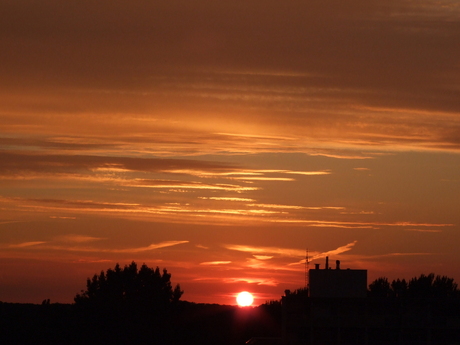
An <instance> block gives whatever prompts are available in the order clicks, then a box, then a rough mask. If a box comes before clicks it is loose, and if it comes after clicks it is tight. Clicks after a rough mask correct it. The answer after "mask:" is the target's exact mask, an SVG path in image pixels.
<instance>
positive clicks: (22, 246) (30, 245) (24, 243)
mask: <svg viewBox="0 0 460 345" xmlns="http://www.w3.org/2000/svg"><path fill="white" fill-rule="evenodd" d="M44 243H46V242H44V241H33V242H23V243H18V244H10V245H8V248H28V247H33V246H37V245H40V244H44Z"/></svg>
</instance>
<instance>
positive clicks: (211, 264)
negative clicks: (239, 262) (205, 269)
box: [200, 261, 232, 266]
mask: <svg viewBox="0 0 460 345" xmlns="http://www.w3.org/2000/svg"><path fill="white" fill-rule="evenodd" d="M231 263H232V262H231V261H206V262H201V263H200V265H203V266H216V265H228V264H231Z"/></svg>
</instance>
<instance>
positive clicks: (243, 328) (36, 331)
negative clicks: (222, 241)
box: [0, 302, 281, 345]
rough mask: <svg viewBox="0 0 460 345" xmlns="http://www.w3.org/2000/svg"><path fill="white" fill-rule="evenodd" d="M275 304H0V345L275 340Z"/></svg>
mask: <svg viewBox="0 0 460 345" xmlns="http://www.w3.org/2000/svg"><path fill="white" fill-rule="evenodd" d="M280 335H281V310H280V306H279V305H271V306H269V305H262V306H259V307H254V308H238V307H234V306H225V305H211V304H195V303H190V302H180V303H178V304H177V306H175V308H173V309H171V310H168V311H166V312H165V311H163V312H158V313H155V312H153V313H152V312H151V311H146V310H144V311H143V310H129V308H128V309H125V310H113V309H112V310H83V309H79V308H78V307H77V306H76V305H70V304H44V305H35V304H17V303H1V302H0V344H4V345H7V344H99V345H100V344H161V345H168V344H177V345H181V344H203V345H206V344H219V345H237V344H244V343H245V341H246V340H248V339H249V338H251V337H254V336H258V337H279V336H280Z"/></svg>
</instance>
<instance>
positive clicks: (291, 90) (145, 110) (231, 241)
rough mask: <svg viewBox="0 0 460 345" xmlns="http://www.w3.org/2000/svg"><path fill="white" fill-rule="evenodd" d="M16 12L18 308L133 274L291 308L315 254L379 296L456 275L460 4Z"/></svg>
mask: <svg viewBox="0 0 460 345" xmlns="http://www.w3.org/2000/svg"><path fill="white" fill-rule="evenodd" d="M0 7H1V8H2V11H1V13H0V44H1V47H2V54H0V75H1V76H2V78H1V80H0V248H1V249H2V250H1V255H0V265H1V267H3V268H4V270H3V271H2V277H0V278H1V279H0V290H1V291H2V299H3V298H5V301H12V302H18V300H17V299H16V297H17V298H22V297H21V296H19V295H18V294H17V291H23V290H22V288H23V287H24V286H25V285H24V284H22V283H21V281H22V282H23V281H25V280H27V279H29V276H30V275H31V274H35V272H38V271H40V272H41V273H42V274H43V275H42V276H40V279H35V280H34V281H43V282H44V284H45V285H46V284H48V286H51V287H54V286H56V285H55V284H56V282H55V280H52V279H49V280H46V279H47V278H46V277H47V275H46V274H48V275H49V276H50V277H52V276H53V277H54V276H55V272H58V271H59V267H60V266H59V265H63V263H65V264H66V265H67V266H66V270H65V271H64V270H62V268H61V271H59V272H61V275H60V276H61V277H62V282H63V284H67V285H66V286H71V283H70V282H71V281H73V280H74V279H76V277H79V279H80V278H81V279H82V281H83V282H84V279H85V278H86V277H87V276H90V275H91V274H93V273H94V272H97V271H100V269H102V268H103V267H100V264H101V263H104V265H105V264H107V265H108V264H109V263H113V264H115V263H116V262H119V261H120V263H121V261H122V260H126V261H127V262H131V261H133V260H135V261H136V262H140V263H141V262H145V263H149V264H151V265H154V266H156V265H160V264H161V265H165V266H167V268H168V270H169V271H170V272H172V273H173V276H174V278H175V280H176V279H177V282H179V283H181V287H183V288H184V290H185V291H186V295H185V296H186V299H189V300H190V301H193V302H209V303H228V304H232V303H234V301H233V300H229V299H228V298H230V297H231V296H234V294H235V293H236V291H242V290H249V289H254V290H255V291H254V295H255V296H265V297H267V299H279V296H280V294H282V292H283V290H284V289H295V288H298V287H299V286H303V285H304V284H305V272H304V268H305V267H303V264H305V260H306V257H305V254H306V253H305V249H304V247H305V245H304V244H305V243H308V247H309V256H310V259H312V260H313V259H314V260H316V259H320V258H323V257H324V256H330V257H331V259H334V258H335V257H340V258H341V259H342V260H344V261H345V262H344V265H346V266H348V267H351V268H362V269H369V278H370V279H371V278H372V277H373V274H375V275H377V274H379V275H390V274H399V273H401V275H400V277H406V278H408V277H410V276H414V275H416V274H419V272H420V271H424V270H427V271H426V272H428V271H433V272H436V273H439V274H443V275H444V274H445V275H454V274H457V273H458V272H459V271H460V264H459V262H460V256H459V253H458V248H457V247H456V246H455V244H456V243H458V242H459V238H458V237H459V235H458V234H459V233H460V232H459V231H460V229H459V224H460V218H459V213H458V195H460V185H459V178H458V176H459V166H460V160H459V157H460V156H459V153H460V94H459V91H460V84H459V80H460V64H459V61H460V46H459V44H458V42H460V30H459V29H458V28H459V23H460V6H459V4H458V3H457V1H453V0H436V1H435V0H419V1H412V0H387V1H368V0H353V1H337V0H321V1H319V0H309V1H298V0H285V1H267V0H251V1H245V0H235V1H231V2H229V1H226V2H225V1H211V0H197V1H189V0H172V1H167V2H161V1H143V0H132V1H130V2H129V3H128V2H122V1H113V0H110V1H109V0H100V1H97V2H94V1H89V0H81V1H73V0H69V1H66V2H65V3H64V2H62V1H60V0H43V1H40V2H37V1H32V0H23V1H9V0H0ZM185 239H186V240H185ZM433 239H436V241H433ZM222 243H224V244H225V245H223V246H222ZM358 244H359V245H358ZM328 248H329V249H328ZM330 248H332V249H330ZM434 259H436V261H434ZM11 262H14V265H12V264H11ZM37 262H38V263H40V265H41V268H40V270H36V269H35V267H36V266H34V265H36V264H37ZM46 269H49V272H52V273H49V272H48V273H46V272H45V271H46ZM69 272H70V273H69ZM373 272H374V273H373ZM389 278H393V277H389ZM395 278H396V277H395ZM29 280H30V279H29ZM15 282H16V283H15ZM14 284H16V285H14ZM29 285H30V284H28V286H29ZM3 286H4V288H3ZM32 288H33V286H32V287H31V289H32ZM80 289H81V286H76V285H75V287H74V290H75V291H79V290H80ZM57 290H58V292H57V293H62V294H64V292H63V291H64V290H65V289H64V288H63V287H58V288H57ZM34 291H35V290H31V291H30V292H29V295H30V296H32V295H33V294H34V293H35V294H37V292H34ZM216 291H219V293H216ZM72 293H73V292H72V291H71V292H69V293H68V292H66V294H68V296H70V297H69V298H70V301H71V295H72ZM188 293H190V295H188ZM3 296H5V297H3ZM8 296H10V297H8ZM14 296H15V297H14ZM24 296H25V295H24ZM62 296H63V295H60V296H59V297H56V298H54V297H53V296H49V297H51V299H52V300H53V301H54V300H56V301H69V300H68V299H66V298H67V297H62ZM229 296H230V297H229ZM24 298H25V297H24ZM37 298H38V297H37ZM231 298H232V299H233V297H231ZM42 299H43V296H39V299H37V300H27V301H26V302H33V303H37V302H40V301H41V300H42ZM260 302H261V303H263V302H264V301H260Z"/></svg>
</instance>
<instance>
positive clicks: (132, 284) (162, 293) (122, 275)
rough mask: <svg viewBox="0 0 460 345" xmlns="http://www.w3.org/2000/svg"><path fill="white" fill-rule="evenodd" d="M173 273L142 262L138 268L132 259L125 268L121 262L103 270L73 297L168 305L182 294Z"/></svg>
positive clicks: (92, 301) (97, 301)
mask: <svg viewBox="0 0 460 345" xmlns="http://www.w3.org/2000/svg"><path fill="white" fill-rule="evenodd" d="M170 278H171V274H169V273H168V272H167V270H166V269H163V273H161V272H160V269H159V268H158V267H157V268H156V269H152V268H149V267H147V265H145V264H143V265H142V266H141V268H140V269H139V270H138V268H137V264H136V263H135V262H134V261H133V262H132V263H131V264H130V265H129V266H128V265H126V266H125V267H124V268H123V269H121V268H120V265H119V264H116V266H115V268H114V269H113V270H112V269H108V270H107V272H106V273H104V271H101V273H100V274H99V275H97V274H95V275H94V276H93V278H92V279H90V278H88V279H87V281H86V291H83V290H82V291H81V293H80V294H77V295H76V296H75V298H74V300H75V303H76V304H77V305H88V304H90V305H97V306H111V307H113V306H115V305H119V304H123V305H129V304H135V305H144V306H149V307H155V308H163V307H167V306H168V305H170V304H173V303H175V302H177V301H179V299H180V297H181V296H182V294H183V291H181V289H180V285H179V284H177V285H176V287H175V288H174V289H173V288H172V285H171V281H170Z"/></svg>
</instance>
